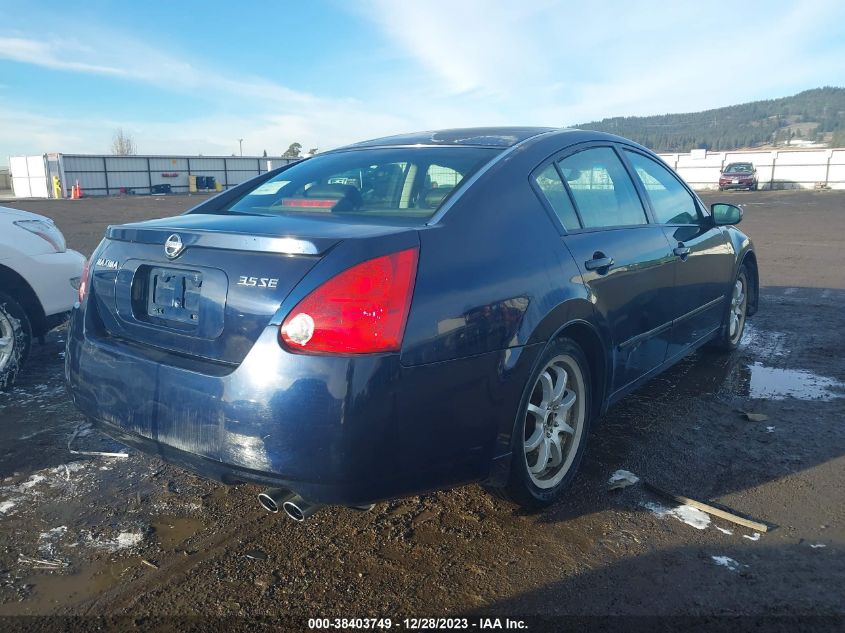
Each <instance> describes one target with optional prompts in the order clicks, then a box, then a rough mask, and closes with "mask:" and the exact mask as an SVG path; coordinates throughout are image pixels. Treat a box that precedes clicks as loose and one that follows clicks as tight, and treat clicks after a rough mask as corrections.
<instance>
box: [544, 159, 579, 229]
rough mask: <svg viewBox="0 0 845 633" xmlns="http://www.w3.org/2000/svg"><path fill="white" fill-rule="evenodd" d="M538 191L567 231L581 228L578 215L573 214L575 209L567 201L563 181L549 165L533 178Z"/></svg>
mask: <svg viewBox="0 0 845 633" xmlns="http://www.w3.org/2000/svg"><path fill="white" fill-rule="evenodd" d="M534 180H535V182H536V183H537V186H538V187H539V188H540V191H542V192H543V195H544V196H546V200H548V201H549V204H550V205H551V207H552V209H553V210H554V212H555V214H556V215H557V217H558V219H560V222H561V224H563V227H564V228H565V229H567V230H570V231H571V230H572V229H578V228H581V224H580V223H579V222H578V215H577V214H576V213H575V207H574V206H572V200H570V199H569V194H568V193H567V192H566V188H565V187H564V186H563V181H562V180H561V179H560V176H559V175H558V173H557V169H555V166H554V165H549V166H548V167H546V168H545V169H544V170H542V171H541V172H540V173H539V174H537V176H535V178H534Z"/></svg>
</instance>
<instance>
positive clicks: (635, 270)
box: [534, 145, 673, 391]
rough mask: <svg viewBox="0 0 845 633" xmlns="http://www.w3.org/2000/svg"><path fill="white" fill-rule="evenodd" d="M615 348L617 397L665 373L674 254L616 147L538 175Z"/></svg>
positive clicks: (577, 156) (594, 149)
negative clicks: (662, 367)
mask: <svg viewBox="0 0 845 633" xmlns="http://www.w3.org/2000/svg"><path fill="white" fill-rule="evenodd" d="M534 179H535V184H536V185H537V187H538V188H539V189H541V190H542V191H543V193H544V195H545V197H546V199H547V201H548V203H549V206H551V207H552V208H553V209H554V211H555V213H556V215H557V216H558V218H559V219H560V220H561V223H562V224H563V225H564V228H566V230H567V235H566V236H565V237H564V238H563V241H564V243H565V244H566V246H567V247H568V248H569V251H570V252H571V253H572V255H573V257H574V258H575V261H576V263H577V265H578V267H579V269H580V271H581V274H582V277H583V279H584V283H585V284H586V285H587V286H588V288H589V290H590V292H591V294H592V298H593V302H594V305H595V309H596V310H597V311H598V313H599V314H600V316H601V317H602V320H603V321H604V322H605V323H606V324H607V326H608V328H609V330H610V336H611V338H612V341H613V358H614V361H613V364H614V377H613V391H617V390H619V389H621V388H623V387H624V386H626V385H628V384H630V383H631V382H633V381H635V380H637V379H638V378H641V377H642V376H644V375H645V374H647V373H648V372H649V371H651V370H652V369H654V368H656V367H658V366H659V365H660V364H661V363H662V362H663V360H664V359H665V357H666V352H667V349H668V343H669V335H670V330H671V320H672V317H671V310H670V307H669V305H668V299H669V295H670V293H671V292H672V290H673V272H672V257H673V256H672V252H671V248H670V247H669V242H668V241H667V240H666V236H665V235H664V233H663V230H662V229H661V227H659V226H656V225H654V224H650V223H649V218H648V216H647V214H646V210H645V208H644V206H643V203H642V201H641V200H640V197H639V195H638V193H637V190H636V188H635V187H634V184H633V182H632V181H631V179H630V176H629V175H628V173H627V171H626V169H625V167H624V165H623V163H622V161H621V159H620V157H619V156H618V154H617V153H616V151H615V150H614V148H613V147H611V146H603V145H590V146H586V147H585V146H580V147H579V148H578V149H577V150H575V151H574V152H572V151H570V152H569V153H568V154H564V155H563V156H562V157H560V158H559V160H557V161H553V162H549V163H547V164H546V165H541V167H540V168H538V169H537V170H536V171H535V175H534Z"/></svg>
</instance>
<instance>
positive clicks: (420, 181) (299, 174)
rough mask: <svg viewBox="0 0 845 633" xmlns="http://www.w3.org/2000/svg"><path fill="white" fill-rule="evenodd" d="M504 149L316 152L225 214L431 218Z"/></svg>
mask: <svg viewBox="0 0 845 633" xmlns="http://www.w3.org/2000/svg"><path fill="white" fill-rule="evenodd" d="M499 152H500V150H498V149H489V148H482V147H411V148H389V149H386V148H385V149H381V148H380V149H359V150H353V151H344V152H329V153H326V154H318V155H317V156H315V157H314V158H310V159H308V160H304V161H302V162H301V163H296V164H295V165H292V166H291V167H289V168H288V169H285V170H284V171H283V172H281V173H279V174H278V175H276V176H275V177H274V178H271V179H270V180H268V181H266V182H264V183H262V184H260V185H258V186H256V187H254V188H253V189H252V190H251V191H249V192H248V193H247V194H245V195H244V196H243V197H241V198H240V199H239V200H237V201H235V202H234V203H233V204H231V205H230V206H229V207H228V209H226V210H225V211H224V212H228V213H245V214H259V215H301V214H308V215H320V216H323V217H327V218H330V217H338V216H342V217H343V220H344V221H346V222H350V221H356V220H358V219H360V220H363V221H367V220H368V219H373V220H375V221H378V219H379V218H390V219H403V218H405V219H409V220H412V221H419V220H420V219H423V220H424V219H428V218H429V217H431V216H432V215H433V214H434V212H435V210H436V209H437V208H438V207H439V206H440V204H441V203H442V202H443V200H444V199H445V198H446V196H447V195H449V193H451V192H452V191H453V190H454V189H455V188H456V187H458V186H460V184H461V183H462V182H464V181H465V180H466V179H467V178H468V177H469V176H470V175H472V174H473V173H474V172H475V171H476V170H477V169H479V168H480V167H481V166H482V165H484V164H485V163H487V162H489V161H490V160H491V159H492V158H493V157H494V156H495V155H496V154H498V153H499Z"/></svg>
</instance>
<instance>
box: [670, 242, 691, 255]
mask: <svg viewBox="0 0 845 633" xmlns="http://www.w3.org/2000/svg"><path fill="white" fill-rule="evenodd" d="M672 252H673V253H675V255H677V256H678V257H680V258H681V259H686V256H687V255H689V253H690V247H689V246H684V243H683V242H678V245H677V246H676V247H675V249H674V250H673V251H672Z"/></svg>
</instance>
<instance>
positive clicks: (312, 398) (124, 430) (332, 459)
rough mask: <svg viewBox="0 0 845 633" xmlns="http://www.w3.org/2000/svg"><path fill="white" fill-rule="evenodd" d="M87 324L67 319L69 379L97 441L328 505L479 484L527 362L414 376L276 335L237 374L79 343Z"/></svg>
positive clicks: (109, 344)
mask: <svg viewBox="0 0 845 633" xmlns="http://www.w3.org/2000/svg"><path fill="white" fill-rule="evenodd" d="M84 321H85V312H84V310H80V309H77V310H74V314H73V317H72V319H71V325H70V327H69V332H68V342H67V345H68V349H67V354H66V361H65V362H66V379H67V383H68V387H69V389H70V392H71V394H72V396H73V400H74V402H75V404H76V406H77V407H78V408H79V409H80V410H81V411H82V413H84V414H85V415H86V416H88V417H89V418H91V419H92V420H93V421H94V422H95V424H97V425H99V426H100V427H101V428H102V429H103V430H104V431H105V432H106V433H107V434H109V435H112V436H113V437H115V438H117V439H119V440H121V441H123V442H125V443H127V444H129V445H132V446H135V447H137V448H138V449H140V450H142V451H145V452H148V453H152V454H156V455H158V456H160V457H161V458H163V459H164V460H166V461H168V462H171V463H173V464H176V465H178V466H182V467H184V468H187V469H189V470H192V471H194V472H197V473H199V474H201V475H203V476H206V477H209V478H213V479H218V480H221V481H224V482H227V483H236V482H253V483H258V484H264V485H268V486H281V487H287V488H290V489H292V490H294V491H295V492H297V493H299V494H301V495H302V496H303V497H305V498H306V499H309V500H310V501H313V502H317V503H326V504H341V505H359V504H364V503H370V502H373V501H378V500H381V499H386V498H391V497H398V496H404V495H410V494H417V493H420V492H425V491H429V490H434V489H439V488H445V487H450V486H454V485H457V484H461V483H465V482H469V481H473V480H479V479H483V478H485V477H486V476H487V474H488V473H489V470H490V464H491V460H492V457H493V454H494V452H495V451H494V446H495V444H496V441H497V436H498V435H499V434H500V433H499V431H500V427H504V428H508V427H510V426H512V424H513V420H514V416H515V408H516V406H517V403H518V401H519V396H520V395H521V388H522V385H523V384H524V380H526V379H527V376H523V375H522V374H523V372H524V371H527V370H528V369H529V368H530V362H528V361H529V360H530V359H528V358H524V360H525V362H520V363H518V366H517V367H508V365H507V363H503V361H502V358H503V355H505V353H506V352H505V351H502V352H491V353H489V354H484V355H480V356H475V357H471V358H466V359H460V360H455V361H450V362H445V363H436V364H432V365H422V366H418V367H403V366H402V365H401V364H400V362H399V356H398V355H397V354H387V355H373V356H369V355H368V356H358V357H355V356H348V357H320V356H305V355H297V354H290V353H288V352H286V351H285V350H284V349H282V348H281V347H280V346H279V344H278V342H277V340H276V337H277V332H278V329H277V328H276V327H268V328H267V329H266V330H265V331H264V332H263V334H262V335H261V337H260V338H259V340H258V341H257V342H256V344H255V345H254V347H253V349H252V350H251V351H250V353H249V354H248V355H247V356H246V358H245V359H244V361H243V362H242V363H241V364H240V365H239V366H238V367H237V368H232V367H225V366H222V365H217V366H212V365H211V364H210V363H206V362H202V361H195V360H191V359H186V358H178V357H174V356H173V355H171V354H167V353H164V352H160V351H157V350H154V349H152V348H147V347H143V346H139V345H136V344H132V343H128V342H125V341H122V340H120V339H116V338H112V337H107V336H93V335H86V331H85V330H86V328H85V327H84V325H83V322H84ZM526 349H528V348H526ZM532 351H533V350H532ZM509 356H510V357H513V358H523V357H525V356H526V355H525V354H521V353H520V350H518V349H515V350H511V353H510V355H509ZM177 363H178V364H177ZM523 367H525V368H526V369H525V370H523Z"/></svg>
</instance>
